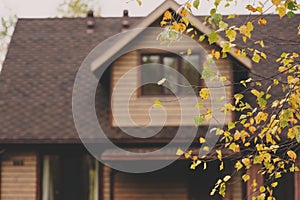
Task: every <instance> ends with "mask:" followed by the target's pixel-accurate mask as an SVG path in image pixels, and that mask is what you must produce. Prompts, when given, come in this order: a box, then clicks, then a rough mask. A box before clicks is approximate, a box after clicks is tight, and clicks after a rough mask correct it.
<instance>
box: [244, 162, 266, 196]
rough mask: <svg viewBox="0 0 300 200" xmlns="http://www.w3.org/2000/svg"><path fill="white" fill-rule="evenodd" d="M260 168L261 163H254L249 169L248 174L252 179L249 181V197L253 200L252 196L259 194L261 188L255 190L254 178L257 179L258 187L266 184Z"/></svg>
mask: <svg viewBox="0 0 300 200" xmlns="http://www.w3.org/2000/svg"><path fill="white" fill-rule="evenodd" d="M259 170H260V166H259V165H252V166H251V168H250V169H248V171H247V174H249V175H250V180H248V181H247V199H248V200H251V199H252V196H255V195H257V194H259V190H255V188H253V186H252V184H253V180H254V179H255V180H256V182H257V188H259V187H260V186H262V185H264V177H263V175H261V174H259V173H258V171H259Z"/></svg>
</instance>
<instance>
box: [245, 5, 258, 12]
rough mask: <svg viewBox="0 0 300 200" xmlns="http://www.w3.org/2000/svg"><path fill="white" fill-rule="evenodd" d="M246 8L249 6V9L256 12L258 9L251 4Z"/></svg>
mask: <svg viewBox="0 0 300 200" xmlns="http://www.w3.org/2000/svg"><path fill="white" fill-rule="evenodd" d="M246 8H247V9H248V10H249V11H251V12H256V11H257V9H256V8H254V7H253V6H251V5H247V6H246Z"/></svg>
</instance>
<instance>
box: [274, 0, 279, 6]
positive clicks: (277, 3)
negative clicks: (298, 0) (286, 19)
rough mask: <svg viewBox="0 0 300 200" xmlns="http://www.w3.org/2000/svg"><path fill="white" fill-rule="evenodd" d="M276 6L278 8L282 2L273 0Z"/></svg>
mask: <svg viewBox="0 0 300 200" xmlns="http://www.w3.org/2000/svg"><path fill="white" fill-rule="evenodd" d="M272 3H273V4H274V6H278V5H279V4H280V3H281V0H272Z"/></svg>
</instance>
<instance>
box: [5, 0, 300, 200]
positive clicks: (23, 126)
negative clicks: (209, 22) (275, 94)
mask: <svg viewBox="0 0 300 200" xmlns="http://www.w3.org/2000/svg"><path fill="white" fill-rule="evenodd" d="M168 9H171V10H177V9H178V5H177V4H176V3H174V2H173V1H166V2H164V3H163V4H162V5H161V6H160V7H158V8H157V9H156V10H155V11H154V12H153V13H151V14H150V15H149V16H147V17H145V18H139V17H129V16H128V13H126V12H125V13H124V14H125V16H124V17H120V18H94V17H93V16H92V14H91V13H89V15H88V17H87V19H85V18H76V19H75V18H62V19H19V20H18V22H17V25H16V29H15V32H14V35H13V38H12V41H11V44H10V46H9V50H8V53H7V57H6V60H5V62H4V66H3V70H2V72H1V75H0V152H1V165H0V166H1V169H0V199H1V200H17V199H22V200H62V199H64V200H65V199H72V200H77V199H78V200H96V199H101V200H127V199H128V200H129V199H130V200H140V199H143V200H146V199H157V200H161V199H172V200H173V199H178V200H179V199H180V200H182V199H186V200H194V199H195V200H196V199H197V200H198V199H201V200H202V199H221V198H220V197H211V196H209V192H210V190H211V189H212V187H213V185H214V183H215V181H216V180H217V178H218V176H219V174H217V173H216V171H217V170H218V164H217V163H211V164H210V165H211V166H210V167H209V168H208V169H207V170H206V171H201V170H199V171H192V170H189V163H188V161H186V160H181V159H179V160H177V161H175V162H173V161H174V160H175V159H176V156H175V153H176V149H177V147H180V146H182V145H185V143H186V142H187V139H191V138H194V137H195V136H196V138H197V137H199V135H201V134H203V133H205V132H206V130H207V127H208V124H204V125H203V126H199V127H197V129H196V132H195V133H194V132H191V133H190V132H189V131H190V130H194V129H195V127H194V125H193V123H194V122H193V118H192V116H193V115H191V116H189V115H188V114H189V113H192V114H193V112H194V110H188V112H189V113H188V114H187V116H185V117H184V120H183V121H182V124H178V123H179V122H181V121H180V119H181V116H180V110H179V109H178V106H179V103H180V102H179V101H176V98H174V96H172V93H171V92H170V91H169V90H165V89H162V87H159V86H157V85H153V84H152V85H151V84H148V85H146V86H142V87H140V88H139V89H138V88H136V89H137V90H134V91H132V90H131V88H130V87H134V86H136V85H137V83H138V82H139V81H140V80H141V77H142V79H143V77H144V78H145V79H147V77H148V75H149V74H150V73H154V72H153V71H152V72H150V71H140V73H141V74H138V71H134V72H133V74H129V75H130V76H129V79H128V80H125V82H124V83H126V84H124V83H123V84H121V85H120V92H118V93H116V94H115V95H112V94H113V91H112V88H114V87H115V86H116V85H117V84H118V81H119V80H120V79H121V78H122V77H123V75H124V74H126V73H127V72H128V71H130V70H131V69H132V68H133V67H135V66H139V65H141V64H149V63H150V64H151V63H153V62H154V61H153V60H156V64H158V65H159V64H166V63H167V62H169V63H173V64H172V65H171V64H170V66H171V67H172V66H176V67H174V68H177V69H180V70H181V71H182V73H183V74H184V73H185V72H186V76H185V78H187V79H188V80H189V81H193V80H192V77H190V75H189V74H194V73H195V72H191V71H189V70H187V71H184V70H185V69H183V67H184V66H190V64H189V63H186V61H185V60H184V59H182V57H184V56H178V55H177V54H176V53H170V52H174V51H177V53H179V52H181V51H184V50H186V48H190V47H191V46H190V43H188V42H190V41H187V42H186V41H185V40H183V42H182V43H179V44H174V45H173V46H169V47H166V48H167V49H165V50H161V49H160V50H157V49H159V48H162V47H161V45H159V43H160V42H159V41H157V40H155V38H156V37H157V34H159V33H158V32H155V30H156V29H150V31H149V32H146V33H145V32H143V31H144V30H145V29H146V28H147V27H153V26H154V27H158V26H159V22H160V20H161V17H162V15H163V13H164V12H165V11H166V10H168ZM248 17H249V16H238V17H237V18H236V19H234V20H235V21H234V22H235V23H243V22H244V21H245V20H246V19H247V18H248ZM266 19H267V20H268V21H269V25H267V26H265V27H263V28H262V29H259V30H258V32H255V33H254V34H253V39H254V40H255V38H257V37H258V36H259V38H261V37H262V39H264V40H265V43H266V49H267V50H268V51H270V52H272V54H274V55H277V54H279V53H281V50H282V49H289V50H297V49H298V47H299V42H298V43H297V42H296V43H295V42H293V41H299V39H298V38H297V37H296V34H294V33H293V32H294V29H295V30H296V28H295V27H296V26H297V25H298V22H299V19H300V16H299V15H296V16H295V17H294V18H292V19H288V20H287V19H285V18H284V19H282V20H279V19H278V16H272V15H271V16H266ZM190 20H191V21H192V22H193V23H194V25H195V28H196V31H197V33H198V34H200V33H207V32H208V31H209V29H208V28H207V27H205V26H204V25H203V24H202V23H201V20H202V18H201V17H194V16H191V17H190ZM286 23H289V26H286V28H284V30H282V26H281V25H282V24H286ZM133 27H138V28H143V29H139V30H137V31H134V32H127V33H130V34H126V30H128V29H129V28H133ZM151 30H154V32H152V31H151ZM122 31H123V32H122ZM119 33H123V34H121V35H120V37H116V38H112V39H110V40H107V39H108V38H110V37H111V36H114V35H117V34H119ZM153 36H155V37H154V38H153ZM277 41H280V42H279V44H280V46H277V45H275V44H274V42H276V44H278V42H277ZM105 42H108V43H106V46H104V47H106V48H104V47H103V46H101V45H100V47H99V49H98V50H100V52H101V53H100V54H99V52H98V54H96V53H95V54H93V53H91V54H89V53H90V52H91V51H92V50H93V49H94V48H95V47H96V45H98V44H99V43H105ZM140 42H145V43H147V42H148V44H149V46H150V47H151V48H150V47H149V48H147V49H145V48H144V49H142V50H134V51H130V52H127V53H125V54H122V55H121V56H116V55H118V53H119V52H121V51H122V50H123V49H124V48H128V46H130V47H131V48H133V46H135V45H136V46H135V47H139V44H141V43H140ZM143 45H144V43H143ZM142 47H143V46H142ZM200 47H202V48H201V49H202V51H203V52H202V51H200V52H199V51H194V53H193V51H192V54H191V55H190V57H187V58H186V59H194V61H191V62H192V63H193V62H194V63H196V64H197V63H198V62H199V63H200V62H202V60H203V55H204V54H203V53H204V52H205V51H211V49H212V48H219V47H218V44H216V45H215V46H213V47H211V46H209V45H208V44H207V41H204V42H203V43H201V46H200ZM96 50H97V47H96ZM87 56H91V58H92V62H91V69H92V72H93V73H95V74H99V73H100V74H101V73H102V74H103V75H102V77H101V79H100V81H99V84H98V85H97V87H96V89H95V96H94V97H95V98H94V99H93V101H94V102H95V106H94V109H95V111H96V115H93V117H95V116H96V119H97V121H98V122H99V124H100V126H101V127H102V129H103V132H105V137H102V136H101V137H96V138H95V137H94V134H95V129H94V127H93V124H90V123H91V121H89V120H87V119H90V117H91V116H89V115H88V114H89V113H86V112H85V111H84V110H81V111H82V112H81V113H77V114H79V115H76V116H75V117H79V118H76V119H78V120H79V121H77V122H82V124H80V123H79V124H76V123H75V122H74V118H73V115H74V112H73V110H72V103H73V108H74V106H75V107H76V106H78V105H80V103H82V102H81V100H86V99H85V98H86V96H84V95H83V96H80V97H82V98H83V99H80V98H79V99H75V100H74V96H73V102H72V95H74V94H73V89H74V82H75V79H76V78H77V77H76V76H77V75H78V73H77V72H78V70H79V67H80V66H82V65H84V64H85V62H83V61H84V59H85V58H86V57H87ZM110 61H113V62H110ZM164 62H166V63H164ZM82 63H83V64H82ZM176 63H177V64H176ZM179 63H180V64H179ZM105 65H108V68H107V69H106V70H103V66H105ZM158 65H156V66H158ZM187 68H188V67H187ZM216 68H217V69H218V70H219V71H221V72H222V74H225V75H226V76H227V77H228V81H232V80H234V81H238V80H240V79H242V78H245V77H247V76H255V75H254V73H259V74H260V75H266V76H267V75H268V74H270V73H272V72H273V71H274V70H275V69H273V68H272V65H268V64H267V63H264V64H260V65H256V64H253V63H251V62H250V59H248V58H243V59H241V58H239V57H236V56H235V55H234V54H230V55H229V56H228V58H227V59H224V60H222V61H217V62H216ZM101 70H102V71H101ZM143 73H144V74H143ZM161 73H164V72H161V71H159V72H157V74H158V75H161ZM170 74H172V73H170ZM154 75H155V73H154ZM167 75H169V73H168V72H166V73H164V77H165V76H167ZM154 77H155V76H154ZM160 78H163V77H160ZM160 78H159V79H160ZM159 79H158V80H157V81H159ZM80 80H81V79H79V81H80ZM177 80H179V79H177ZM85 81H87V82H89V81H92V80H90V79H88V80H84V81H83V83H86V82H85ZM126 81H127V82H126ZM79 83H80V82H79ZM193 83H195V84H203V83H201V82H199V80H195V81H194V82H193ZM130 84H133V86H132V85H130ZM81 86H82V85H81ZM200 86H201V85H200ZM170 87H172V85H171V86H170ZM171 89H172V91H176V90H177V89H178V90H180V89H179V87H178V88H177V87H175V88H171ZM195 90H196V91H195V92H196V93H197V92H198V90H197V88H196V89H195ZM238 91H239V87H234V88H232V87H227V88H226V90H225V93H226V94H227V95H228V99H227V100H229V101H230V96H232V95H233V93H234V92H238ZM80 92H83V94H88V92H89V88H85V87H84V86H83V87H82V88H81V90H80ZM131 92H132V93H131ZM128 94H131V95H130V99H129V100H128V99H125V100H126V102H127V103H128V102H129V106H128V107H125V108H126V109H127V108H128V110H129V112H130V114H131V116H132V119H133V120H134V121H135V122H136V123H137V124H138V126H134V125H132V124H129V121H128V120H126V115H125V114H126V113H125V112H126V111H127V110H126V109H125V110H124V106H119V107H118V105H120V104H121V103H122V102H123V101H122V98H124V96H126V95H128ZM92 97H93V96H92ZM157 98H159V99H160V100H161V101H162V102H163V104H164V108H165V109H166V111H167V112H170V113H171V114H169V115H170V118H168V119H167V120H166V121H165V126H164V127H163V128H162V129H158V130H159V131H158V132H155V133H156V134H153V132H151V131H152V130H154V131H156V130H157V129H156V127H157V126H159V125H160V122H161V120H163V119H161V118H160V115H158V114H159V113H158V114H157V113H155V112H159V111H157V110H156V109H152V110H151V106H152V104H153V102H154V101H155V100H156V99H157ZM174 99H175V100H174ZM182 99H188V102H187V103H190V101H192V100H191V99H189V97H183V98H182ZM83 102H84V101H83ZM82 104H83V108H85V107H84V106H86V105H88V106H89V107H87V108H89V109H91V107H90V105H89V104H88V103H82ZM189 105H192V107H194V105H193V104H187V107H186V108H190V107H189ZM81 106H82V105H81ZM113 107H115V108H116V111H117V112H116V115H118V117H119V118H118V119H119V120H116V119H115V117H116V116H113V114H112V113H113V111H112V110H111V108H113ZM149 108H150V111H151V112H152V111H153V115H154V116H155V117H156V118H155V119H156V120H155V119H153V120H154V121H153V122H151V123H153V124H151V128H150V129H141V126H142V127H143V126H145V125H147V124H148V123H149V116H148V110H149ZM124 116H125V117H124ZM190 117H191V118H190ZM189 118H190V119H189ZM233 118H234V113H230V112H229V113H228V114H227V115H226V116H225V118H224V120H225V121H226V120H230V119H233ZM76 119H75V121H76ZM80 120H83V121H80ZM179 125H181V126H182V127H183V128H184V129H183V133H185V134H183V135H179V136H177V135H176V133H177V131H178V128H179ZM75 126H76V127H75ZM82 127H83V128H84V129H83V130H85V131H84V133H83V135H78V131H79V132H80V130H82V129H81V128H82ZM78 129H79V130H78ZM141 130H142V131H143V132H142V134H143V135H141ZM147 131H149V132H147ZM128 133H130V135H129V134H128ZM151 134H152V135H151ZM189 134H190V135H189ZM79 136H80V137H81V138H80V137H79ZM82 136H84V137H82ZM135 136H136V137H135ZM138 136H144V138H137V137H138ZM146 136H152V137H149V138H148V137H146ZM106 137H107V138H108V139H109V140H110V141H112V142H113V143H114V144H115V145H117V146H118V147H120V148H121V149H125V150H126V151H120V150H118V149H112V148H111V146H110V145H108V143H107V142H106V140H105V138H106ZM174 137H176V140H174V141H173V138H174ZM83 142H84V144H83ZM170 142H172V144H173V146H170V147H168V148H165V149H166V150H165V151H163V152H161V153H157V154H155V155H154V156H151V157H149V156H144V155H145V153H149V152H150V153H151V152H155V150H157V149H160V148H164V147H165V146H167V145H168V143H170ZM192 147H194V148H196V147H197V142H193V141H192ZM91 152H92V155H91ZM130 152H133V153H130ZM95 157H96V158H98V159H100V160H101V161H103V162H99V161H97V160H96V159H95ZM174 157H175V158H174ZM141 159H143V164H146V166H145V167H146V168H147V169H148V171H151V170H150V169H151V168H155V167H156V168H158V167H157V166H159V165H160V164H161V163H168V164H170V163H171V162H173V163H172V164H170V165H168V166H167V167H165V168H163V169H160V170H158V171H155V172H148V173H126V172H122V171H119V170H116V169H115V168H114V167H113V166H115V167H116V168H117V167H120V166H121V167H122V168H123V169H127V170H128V171H130V170H131V169H134V168H135V167H136V169H140V168H138V165H139V164H140V160H141ZM103 163H106V164H107V165H104V164H103ZM156 164H157V166H156ZM227 164H228V165H230V161H228V163H227ZM109 166H111V167H109ZM117 169H118V168H117ZM119 169H120V168H119ZM222 173H223V175H224V174H228V173H231V172H229V171H225V172H222ZM249 173H250V174H251V175H252V177H255V176H256V177H257V180H258V182H259V183H262V182H263V177H261V176H259V175H257V171H256V169H255V167H253V168H251V169H250V170H249ZM299 178H300V177H299V175H297V174H295V176H293V175H290V176H287V177H284V180H283V181H284V182H285V184H282V186H280V187H279V188H278V190H277V192H276V193H277V194H278V196H279V198H278V199H283V198H287V199H300V197H299V195H300V194H299V192H298V191H299V189H300V184H299ZM251 191H252V189H251V185H250V184H247V185H245V184H243V183H242V180H241V179H240V178H239V176H238V175H237V176H236V177H235V178H234V179H233V180H232V182H231V183H230V184H229V188H228V193H227V196H226V197H225V198H224V199H230V200H239V199H245V198H250V197H251Z"/></svg>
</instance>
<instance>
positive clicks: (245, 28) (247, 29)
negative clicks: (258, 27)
mask: <svg viewBox="0 0 300 200" xmlns="http://www.w3.org/2000/svg"><path fill="white" fill-rule="evenodd" d="M253 29H254V27H253V24H252V22H247V24H246V25H242V26H240V28H239V30H240V33H241V34H243V35H245V36H247V37H248V38H251V32H252V31H253Z"/></svg>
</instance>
